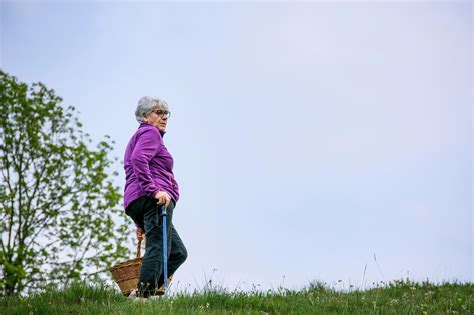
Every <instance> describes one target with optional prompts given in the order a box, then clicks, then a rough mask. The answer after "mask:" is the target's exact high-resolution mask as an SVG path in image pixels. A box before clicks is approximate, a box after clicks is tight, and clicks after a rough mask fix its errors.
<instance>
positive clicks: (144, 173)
mask: <svg viewBox="0 0 474 315" xmlns="http://www.w3.org/2000/svg"><path fill="white" fill-rule="evenodd" d="M159 148H160V135H159V133H158V131H156V130H154V128H153V129H152V128H146V129H145V130H144V131H143V133H142V134H140V135H139V137H138V139H137V143H136V144H135V148H134V149H133V152H132V155H131V156H130V161H131V164H132V168H133V172H134V173H135V175H136V176H137V179H138V184H139V185H140V188H141V189H142V190H143V191H144V192H145V193H146V195H147V196H150V197H154V196H155V194H156V193H157V192H158V191H159V190H160V188H161V187H158V186H157V185H156V184H155V182H154V181H153V177H152V176H151V172H150V164H149V163H150V160H151V159H152V158H153V157H154V156H155V154H156V153H157V152H158V149H159Z"/></svg>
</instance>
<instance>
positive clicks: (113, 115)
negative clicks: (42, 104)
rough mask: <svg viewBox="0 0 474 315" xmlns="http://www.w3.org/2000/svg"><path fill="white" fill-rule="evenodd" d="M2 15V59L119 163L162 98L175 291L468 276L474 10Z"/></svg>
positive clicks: (68, 8) (184, 8)
mask: <svg viewBox="0 0 474 315" xmlns="http://www.w3.org/2000/svg"><path fill="white" fill-rule="evenodd" d="M0 18H1V62H0V64H1V67H2V68H3V69H4V70H5V71H7V72H9V73H10V74H13V75H15V76H17V77H18V78H19V79H20V80H22V81H25V82H28V83H31V82H35V81H41V82H43V83H45V84H46V85H47V86H48V87H50V88H54V89H55V91H56V93H57V94H58V95H60V96H61V97H63V98H64V105H74V106H75V107H76V108H77V109H78V110H79V111H80V113H81V114H80V119H81V121H82V122H83V123H84V129H85V131H87V132H89V133H90V134H91V136H92V138H93V139H94V140H96V141H98V140H100V139H102V137H103V136H104V135H106V134H107V135H110V136H111V137H112V139H113V140H115V141H116V147H115V150H114V156H117V157H119V158H122V155H123V152H124V149H125V146H126V144H127V142H128V140H129V138H130V136H131V135H132V134H133V132H134V131H135V129H136V128H137V123H136V121H135V118H134V110H135V106H136V103H137V101H138V99H139V98H140V97H141V96H143V95H150V96H155V97H161V98H163V99H165V100H166V101H167V102H168V103H169V105H170V108H171V111H172V118H171V120H170V124H169V129H168V133H167V135H166V136H165V143H166V145H167V147H168V149H169V151H170V152H171V153H172V154H173V156H174V159H175V176H176V179H177V181H178V183H179V184H180V187H181V199H180V201H179V203H178V205H177V208H176V212H175V218H174V220H175V225H176V227H177V229H178V231H179V233H180V234H181V236H182V239H183V240H184V242H185V244H186V245H187V247H188V251H189V259H188V261H187V262H186V263H185V265H183V267H182V268H181V270H180V271H179V273H177V275H176V280H178V281H179V285H178V288H184V287H186V286H190V287H195V286H196V285H198V286H202V285H203V283H204V275H206V276H207V277H210V276H211V274H212V277H213V280H214V281H215V282H218V283H222V284H223V285H225V286H227V287H230V288H235V287H236V286H240V287H241V288H243V289H249V288H251V287H252V284H255V285H258V284H259V285H260V288H264V289H266V288H272V287H273V288H275V287H277V286H278V285H284V286H286V287H288V288H301V287H303V286H305V285H308V284H309V282H310V281H312V280H322V281H326V282H328V283H329V284H334V283H336V282H337V281H338V280H342V283H339V284H338V285H337V287H340V288H342V287H343V286H345V287H346V288H347V287H348V286H349V284H353V285H356V286H359V287H361V286H363V285H364V284H363V283H362V279H363V275H364V267H365V265H366V264H367V271H366V275H365V282H366V286H370V285H371V283H372V282H373V281H382V280H385V281H390V280H393V279H400V278H406V277H407V276H408V277H410V278H411V279H414V280H418V281H421V280H425V279H426V278H428V279H430V280H432V281H443V280H446V281H450V280H454V279H458V280H460V281H472V268H473V260H472V246H473V234H472V224H473V218H472V192H473V191H472V168H471V163H472V129H471V128H472V127H471V124H472V107H471V106H472V4H471V3H470V2H469V1H464V2H462V1H458V2H431V3H430V2H418V3H409V2H403V3H383V2H377V3H376V2H371V3H363V2H345V3H344V2H337V3H328V2H313V3H309V2H307V3H298V4H292V3H260V4H257V3H238V2H232V3H230V2H229V3H209V2H208V3H177V4H176V3H158V2H141V3H135V2H128V3H127V2H121V3H113V2H75V3H74V4H66V2H59V1H56V2H49V3H48V2H41V3H39V4H35V3H33V2H5V1H3V2H2V4H1V16H0ZM118 167H120V166H118ZM123 176H124V175H123V171H122V170H121V168H120V177H119V178H117V180H116V183H117V185H119V186H120V187H121V189H122V187H123ZM132 237H133V235H130V248H131V250H133V246H132V245H131V239H132ZM374 254H375V255H376V258H377V259H376V261H375V259H374ZM377 264H378V266H377ZM213 269H217V271H215V272H213V271H212V270H213Z"/></svg>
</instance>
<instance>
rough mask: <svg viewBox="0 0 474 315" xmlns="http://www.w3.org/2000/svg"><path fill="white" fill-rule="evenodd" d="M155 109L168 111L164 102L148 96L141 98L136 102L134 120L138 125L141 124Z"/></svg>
mask: <svg viewBox="0 0 474 315" xmlns="http://www.w3.org/2000/svg"><path fill="white" fill-rule="evenodd" d="M156 109H162V110H167V111H169V108H168V104H167V103H166V102H165V101H164V100H162V99H159V98H153V97H149V96H143V97H142V98H141V99H140V100H139V101H138V105H137V109H136V110H135V118H136V119H137V121H138V122H139V123H141V122H142V121H143V119H144V117H145V116H146V115H148V114H149V113H151V112H152V111H154V110H156Z"/></svg>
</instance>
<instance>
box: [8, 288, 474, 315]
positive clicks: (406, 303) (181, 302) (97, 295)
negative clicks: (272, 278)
mask: <svg viewBox="0 0 474 315" xmlns="http://www.w3.org/2000/svg"><path fill="white" fill-rule="evenodd" d="M473 294H474V284H472V283H442V284H433V283H429V282H428V281H426V282H423V283H415V282H412V281H410V280H397V281H394V282H390V283H388V284H383V285H377V286H376V287H375V288H372V289H368V290H364V291H361V290H352V291H349V292H340V291H337V290H335V289H332V288H329V287H327V286H325V285H324V284H323V283H321V282H315V283H312V284H311V285H309V286H308V287H307V288H306V289H304V290H300V291H291V290H288V289H284V288H280V289H278V290H275V291H268V292H258V291H253V292H229V291H228V290H226V289H222V288H221V289H210V290H204V291H203V292H195V293H192V294H190V293H175V294H173V295H172V296H168V297H167V298H161V299H158V300H148V301H147V302H145V303H143V302H136V301H130V300H128V299H127V298H125V297H124V296H122V295H121V294H120V293H118V292H117V290H116V289H115V288H110V287H107V286H105V285H86V284H84V283H76V284H73V285H71V286H69V287H68V288H65V289H62V290H58V291H46V292H42V293H38V294H35V295H32V296H29V297H8V298H3V299H0V314H28V315H30V314H48V315H49V314H61V315H62V314H258V315H264V314H474V305H473Z"/></svg>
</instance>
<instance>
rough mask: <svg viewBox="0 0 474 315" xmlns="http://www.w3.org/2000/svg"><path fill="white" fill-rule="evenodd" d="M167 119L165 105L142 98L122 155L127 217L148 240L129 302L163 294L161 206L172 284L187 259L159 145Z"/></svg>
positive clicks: (174, 188)
mask: <svg viewBox="0 0 474 315" xmlns="http://www.w3.org/2000/svg"><path fill="white" fill-rule="evenodd" d="M169 117H170V112H169V110H168V105H167V104H166V102H165V101H163V100H161V99H157V98H151V97H147V96H145V97H142V98H141V99H140V100H139V101H138V106H137V109H136V111H135V118H136V119H137V121H138V122H139V123H140V125H139V126H138V130H137V131H136V132H135V134H134V135H133V136H132V138H131V139H130V141H129V143H128V146H127V149H126V151H125V157H124V167H125V176H126V183H125V194H124V206H125V212H126V214H127V215H128V216H130V217H131V218H132V220H133V221H134V222H135V225H136V235H137V238H138V239H139V240H140V239H143V237H144V235H145V236H146V252H145V255H144V257H143V262H142V266H141V273H140V281H139V283H138V291H135V292H132V296H133V295H135V294H136V295H137V296H141V297H149V296H152V295H159V294H163V287H162V286H163V284H164V279H163V225H162V222H161V221H162V219H161V217H160V216H159V215H158V211H159V209H158V208H159V206H165V207H167V213H168V216H167V220H168V221H167V231H166V233H167V234H166V235H167V248H168V274H169V275H171V276H170V278H171V277H172V275H173V273H174V272H175V271H176V270H177V269H178V267H179V266H181V264H182V263H183V262H184V261H185V260H186V257H187V251H186V247H185V246H184V244H183V242H182V241H181V238H180V237H179V235H178V232H177V231H176V229H175V228H174V226H173V223H172V217H173V210H174V208H175V206H176V203H177V202H178V199H179V190H178V184H177V183H176V181H175V179H174V175H173V158H172V156H171V154H170V153H169V152H168V150H167V149H166V146H165V144H164V142H163V136H164V135H165V133H166V126H167V124H168V119H169Z"/></svg>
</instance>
